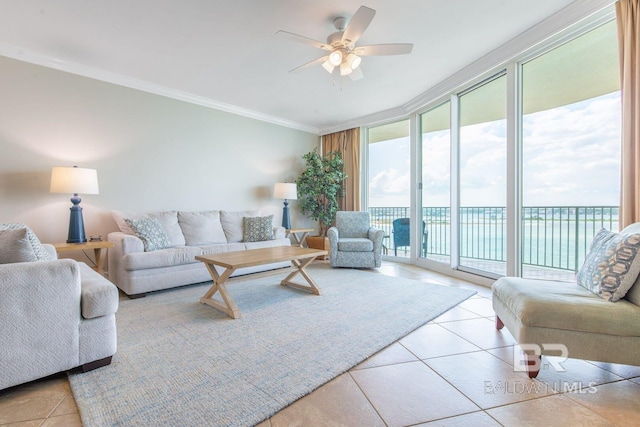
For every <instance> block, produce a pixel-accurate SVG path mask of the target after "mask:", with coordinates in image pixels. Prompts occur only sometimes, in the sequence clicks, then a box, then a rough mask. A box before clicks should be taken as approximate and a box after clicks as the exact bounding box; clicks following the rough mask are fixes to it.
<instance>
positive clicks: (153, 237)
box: [125, 218, 171, 252]
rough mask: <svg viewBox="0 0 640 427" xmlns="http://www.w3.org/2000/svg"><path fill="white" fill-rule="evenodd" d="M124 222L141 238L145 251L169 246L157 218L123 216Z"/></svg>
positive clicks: (169, 243)
mask: <svg viewBox="0 0 640 427" xmlns="http://www.w3.org/2000/svg"><path fill="white" fill-rule="evenodd" d="M125 222H126V223H127V224H128V225H129V227H131V230H133V233H134V234H135V235H136V236H137V237H138V238H139V239H140V240H142V244H143V246H144V250H145V252H152V251H157V250H160V249H166V248H168V247H170V246H171V242H169V238H168V237H167V233H165V231H164V228H162V225H161V224H160V221H158V219H157V218H141V219H129V218H125Z"/></svg>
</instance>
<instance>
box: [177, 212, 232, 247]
mask: <svg viewBox="0 0 640 427" xmlns="http://www.w3.org/2000/svg"><path fill="white" fill-rule="evenodd" d="M178 223H179V224H180V228H181V229H182V233H183V234H184V238H185V242H186V245H187V246H199V245H210V244H214V243H227V238H226V237H225V234H224V231H222V225H221V224H220V211H201V212H183V211H180V212H178Z"/></svg>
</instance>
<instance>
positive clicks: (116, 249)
mask: <svg viewBox="0 0 640 427" xmlns="http://www.w3.org/2000/svg"><path fill="white" fill-rule="evenodd" d="M107 240H109V241H110V242H111V243H113V247H112V248H110V249H109V251H108V252H107V264H108V266H109V280H111V281H112V282H113V283H115V284H117V285H118V286H119V287H122V286H124V285H125V282H126V275H125V268H124V257H125V255H127V254H132V253H138V252H144V245H143V244H142V240H140V239H138V238H137V237H136V236H132V235H129V234H124V233H122V232H120V231H116V232H112V233H109V234H108V235H107Z"/></svg>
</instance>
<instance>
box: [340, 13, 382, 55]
mask: <svg viewBox="0 0 640 427" xmlns="http://www.w3.org/2000/svg"><path fill="white" fill-rule="evenodd" d="M375 15H376V11H375V10H373V9H371V8H368V7H366V6H360V9H358V10H357V11H356V13H354V14H353V17H352V18H351V21H349V23H348V24H347V27H346V28H345V29H344V33H343V34H342V42H343V43H344V44H345V45H347V46H350V45H352V44H354V43H355V42H357V41H358V39H359V38H360V36H362V33H364V30H366V29H367V27H368V26H369V24H371V21H372V20H373V17H374V16H375Z"/></svg>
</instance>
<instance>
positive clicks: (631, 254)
mask: <svg viewBox="0 0 640 427" xmlns="http://www.w3.org/2000/svg"><path fill="white" fill-rule="evenodd" d="M639 251H640V234H620V233H613V232H611V231H608V230H605V229H604V228H603V229H602V230H600V231H599V232H598V233H597V234H596V235H595V237H594V238H593V242H591V246H590V247H589V252H588V253H587V256H586V258H585V260H584V264H583V265H582V267H580V270H579V271H578V284H579V285H580V286H582V287H584V288H586V289H588V290H590V291H591V292H593V293H594V294H596V295H598V296H600V297H601V298H603V299H605V300H607V301H612V302H613V301H618V300H619V299H620V298H623V297H624V296H625V295H626V293H627V292H628V291H629V289H631V286H633V284H634V282H635V280H636V278H637V277H638V273H640V256H638V252H639Z"/></svg>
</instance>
